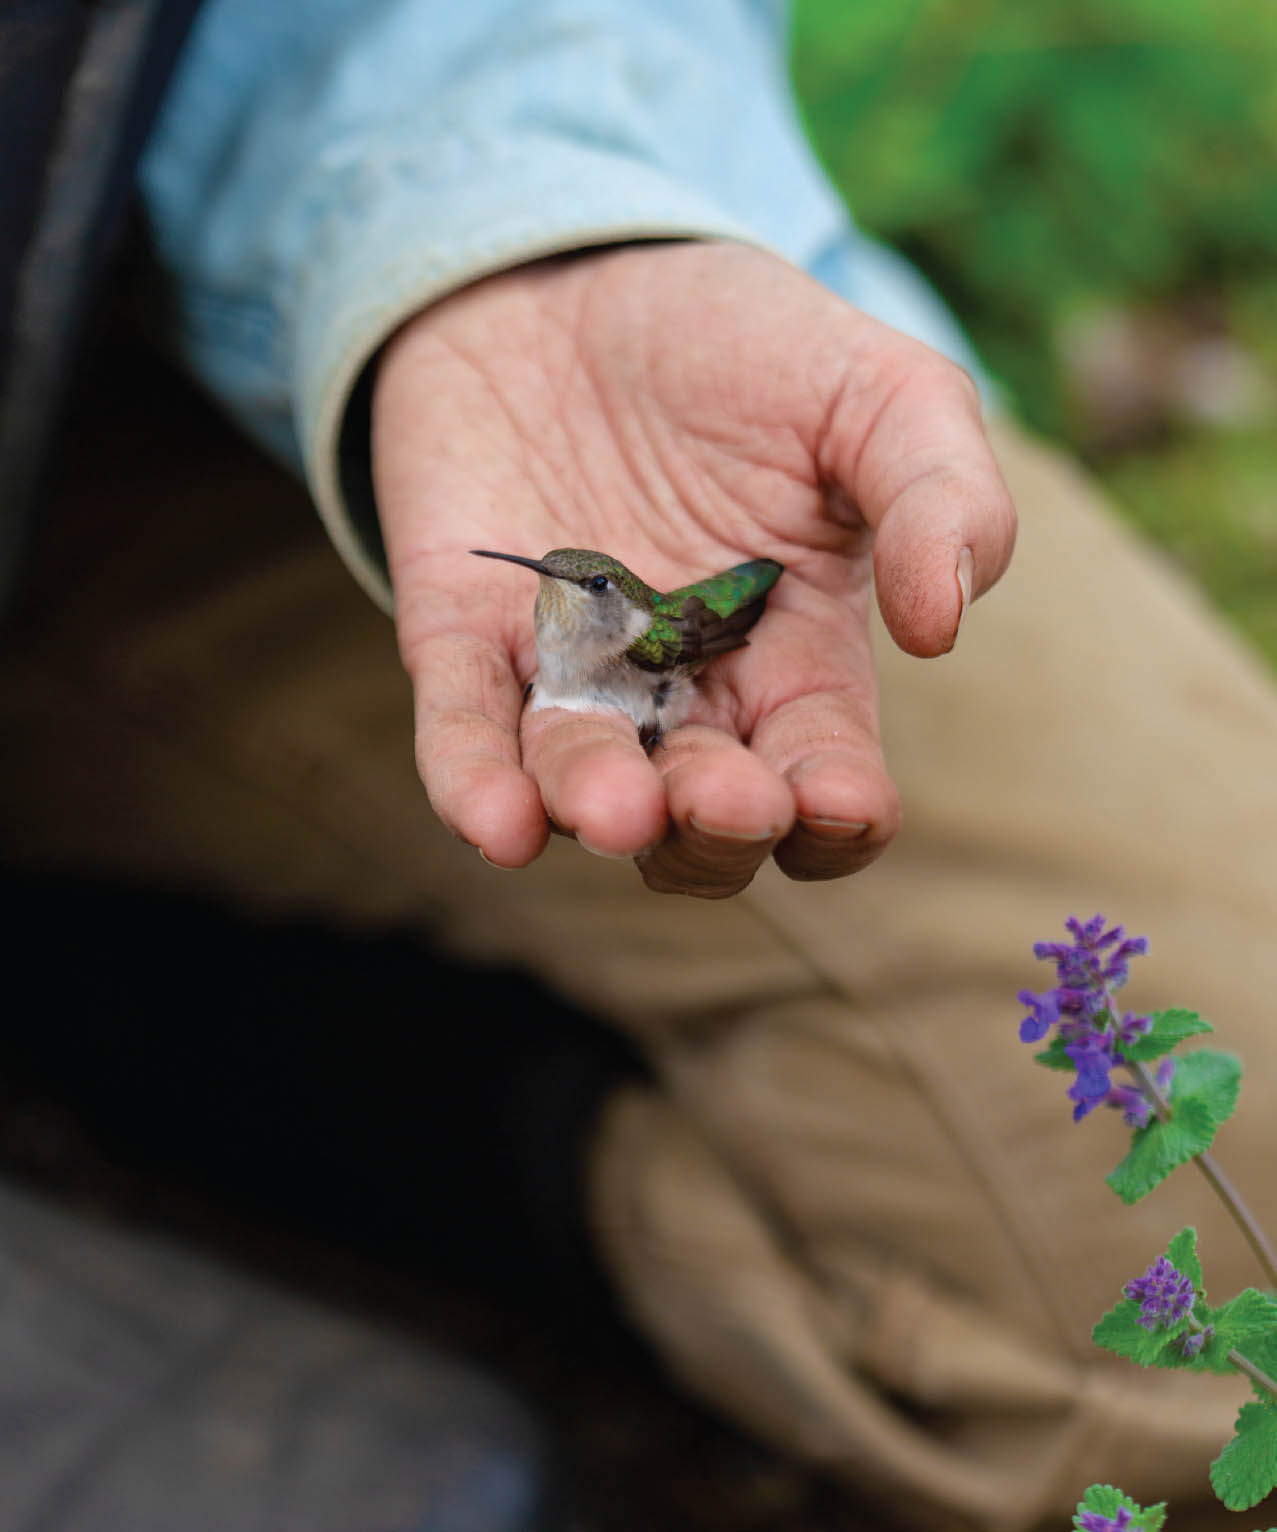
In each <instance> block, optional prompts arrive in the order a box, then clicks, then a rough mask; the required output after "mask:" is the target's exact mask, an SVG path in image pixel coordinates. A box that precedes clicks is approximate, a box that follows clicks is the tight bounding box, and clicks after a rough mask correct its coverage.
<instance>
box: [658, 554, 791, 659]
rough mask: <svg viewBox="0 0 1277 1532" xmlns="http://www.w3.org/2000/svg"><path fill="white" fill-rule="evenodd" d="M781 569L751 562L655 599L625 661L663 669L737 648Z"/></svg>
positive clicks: (764, 562)
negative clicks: (649, 619)
mask: <svg viewBox="0 0 1277 1532" xmlns="http://www.w3.org/2000/svg"><path fill="white" fill-rule="evenodd" d="M781 569H782V566H781V565H780V564H778V563H777V562H776V560H775V559H751V560H750V562H749V563H748V564H737V565H736V566H735V568H734V569H726V570H724V571H723V573H722V574H717V575H712V576H711V577H710V578H709V579H708V580H698V581H697V582H696V584H695V585H685V586H683V588H682V589H681V590H672V591H670V592H669V593H668V594H667V595H658V596H657V597H656V603H655V610H654V612H653V615H652V625H651V627H649V628H648V630H647V632H646V633H644V634H643V635H642V636H641V637H640V638H637V639H635V641H634V643H633V644H631V645H630V648H629V651H628V652H629V657H630V659H632V660H633V661H634V663H635V664H637V665H641V666H642V667H643V668H644V669H645V670H666V669H668V668H669V666H671V665H675V664H681V665H694V664H704V663H705V662H706V661H707V660H712V659H715V658H716V657H717V656H718V655H720V654H727V653H729V652H730V651H731V650H733V649H739V648H741V647H742V646H743V645H744V644H746V643H747V642H748V640H747V639H746V637H745V635H746V634H747V633H748V632H749V630H750V629H751V628H752V627H753V626H754V624H755V623H756V622H757V621H758V619H759V618H760V617H761V616H762V615H763V608H764V607H765V606H766V605H767V592H768V591H769V590H771V588H772V586H773V585H775V583H776V581H777V580H778V579H780V575H781Z"/></svg>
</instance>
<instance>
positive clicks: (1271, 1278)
mask: <svg viewBox="0 0 1277 1532" xmlns="http://www.w3.org/2000/svg"><path fill="white" fill-rule="evenodd" d="M1126 1067H1127V1068H1128V1069H1129V1070H1130V1071H1131V1073H1132V1074H1133V1075H1134V1077H1135V1079H1136V1082H1137V1083H1138V1085H1139V1087H1140V1089H1141V1090H1142V1091H1143V1092H1144V1094H1145V1095H1146V1096H1147V1097H1148V1099H1149V1101H1150V1102H1151V1103H1152V1105H1153V1110H1154V1112H1156V1113H1157V1117H1158V1120H1159V1121H1160V1122H1169V1121H1170V1120H1171V1117H1172V1115H1173V1112H1172V1108H1171V1104H1170V1102H1169V1101H1168V1100H1167V1099H1166V1097H1165V1096H1164V1095H1163V1093H1162V1091H1161V1089H1160V1087H1159V1086H1158V1083H1157V1081H1156V1080H1155V1079H1154V1078H1153V1075H1152V1072H1151V1071H1150V1070H1149V1069H1148V1068H1147V1067H1146V1066H1145V1065H1144V1064H1141V1063H1137V1062H1134V1061H1132V1060H1130V1059H1127V1060H1126ZM1193 1163H1194V1164H1195V1165H1196V1166H1197V1168H1198V1170H1200V1171H1201V1173H1202V1174H1203V1175H1204V1176H1205V1177H1206V1180H1207V1181H1208V1182H1209V1183H1210V1186H1211V1187H1212V1189H1213V1190H1214V1192H1215V1193H1216V1195H1217V1196H1218V1197H1219V1199H1220V1201H1221V1202H1222V1203H1223V1204H1224V1206H1225V1207H1226V1208H1227V1209H1228V1212H1229V1216H1230V1217H1231V1218H1232V1220H1233V1222H1234V1223H1235V1224H1236V1225H1237V1227H1238V1228H1239V1229H1240V1230H1241V1232H1242V1236H1243V1238H1244V1239H1245V1241H1246V1243H1247V1244H1248V1245H1249V1246H1250V1248H1251V1249H1252V1250H1253V1251H1254V1252H1255V1259H1256V1260H1257V1261H1258V1262H1259V1264H1260V1267H1261V1269H1262V1270H1263V1273H1264V1276H1265V1277H1266V1278H1267V1280H1268V1285H1269V1287H1271V1288H1274V1289H1277V1252H1275V1251H1274V1250H1273V1247H1272V1244H1271V1242H1270V1241H1269V1238H1268V1236H1267V1234H1266V1233H1265V1232H1264V1230H1263V1229H1262V1227H1261V1226H1260V1224H1259V1222H1258V1221H1257V1219H1256V1218H1255V1216H1254V1214H1253V1213H1252V1212H1251V1211H1250V1209H1249V1208H1248V1207H1247V1206H1246V1204H1245V1203H1244V1202H1243V1201H1242V1199H1241V1194H1240V1193H1239V1192H1238V1190H1237V1188H1236V1187H1235V1186H1234V1185H1233V1183H1232V1182H1231V1181H1230V1180H1229V1179H1228V1177H1227V1176H1226V1175H1225V1174H1224V1172H1223V1171H1222V1170H1221V1169H1220V1168H1219V1166H1218V1164H1216V1162H1215V1159H1214V1157H1213V1156H1212V1155H1211V1154H1210V1152H1209V1151H1208V1150H1203V1152H1202V1153H1201V1154H1195V1155H1194V1156H1193ZM1230 1360H1231V1358H1230ZM1244 1360H1245V1359H1244V1358H1243V1361H1244ZM1238 1365H1239V1366H1240V1365H1241V1364H1240V1363H1239V1364H1238ZM1242 1371H1243V1372H1247V1371H1251V1366H1250V1363H1247V1364H1246V1366H1245V1367H1243V1368H1242ZM1260 1376H1261V1377H1262V1376H1263V1374H1260ZM1265 1386H1266V1387H1271V1388H1272V1391H1273V1392H1274V1393H1277V1385H1273V1384H1272V1379H1271V1378H1270V1379H1268V1380H1267V1383H1266V1384H1265Z"/></svg>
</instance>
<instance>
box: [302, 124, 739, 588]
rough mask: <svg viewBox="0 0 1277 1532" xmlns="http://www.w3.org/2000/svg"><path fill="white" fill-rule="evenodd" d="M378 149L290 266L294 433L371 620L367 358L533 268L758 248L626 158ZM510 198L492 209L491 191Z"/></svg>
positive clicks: (491, 148)
mask: <svg viewBox="0 0 1277 1532" xmlns="http://www.w3.org/2000/svg"><path fill="white" fill-rule="evenodd" d="M446 160H447V163H445V164H440V163H439V156H438V155H435V156H433V157H427V156H425V155H423V154H422V153H421V152H420V150H419V149H418V148H416V147H415V146H414V147H413V148H412V149H402V150H401V151H399V152H395V150H393V149H383V150H382V152H381V153H379V154H376V155H370V156H365V157H362V158H360V159H358V160H357V161H356V160H355V159H354V158H353V157H352V159H351V162H350V163H349V164H348V165H344V166H332V165H330V166H327V167H325V168H326V171H327V173H328V174H329V175H332V176H336V177H337V178H339V179H340V180H344V181H345V182H346V183H347V184H346V185H344V186H343V187H342V195H341V196H340V197H338V198H335V199H333V201H332V202H330V203H329V208H330V209H332V208H334V206H335V209H336V210H335V211H328V212H326V214H325V216H324V219H323V221H322V223H321V224H320V226H319V227H318V228H317V230H316V231H315V233H316V237H315V240H314V243H313V245H312V247H311V249H310V250H309V251H308V253H307V256H306V258H305V260H304V261H303V263H302V267H301V276H300V291H299V292H298V294H297V295H296V296H297V309H296V332H295V333H296V337H297V346H296V351H295V353H294V368H295V370H294V387H295V399H296V412H297V414H296V425H297V431H298V437H299V440H300V445H301V451H302V457H303V462H304V465H305V472H306V477H307V480H308V481H309V484H310V489H311V493H312V495H313V496H314V499H315V503H316V505H317V507H318V509H319V513H320V516H321V517H322V518H323V521H324V525H325V526H326V527H327V529H328V532H329V535H330V536H331V538H332V540H333V543H334V545H335V547H336V548H337V551H338V553H339V554H340V555H341V557H342V559H343V560H344V562H345V563H346V565H347V567H348V568H349V569H350V571H351V573H352V574H353V575H354V577H355V579H356V580H357V581H358V582H359V584H360V585H361V586H362V587H363V588H364V590H366V591H367V592H368V594H369V595H370V596H371V597H372V598H373V600H374V601H376V602H377V603H378V605H379V606H381V607H382V608H383V609H384V610H386V611H390V610H392V605H393V597H392V593H391V587H390V580H389V576H388V573H387V569H386V559H385V552H384V548H383V546H382V541H381V534H380V530H379V527H378V523H377V514H376V506H375V503H374V499H373V489H372V475H371V454H370V444H369V401H370V398H371V392H372V389H371V383H372V376H373V371H374V368H373V366H372V365H371V364H372V363H373V362H374V361H375V359H376V356H377V353H378V351H379V350H380V348H381V347H382V345H384V343H385V342H386V341H387V340H388V339H389V338H390V336H391V335H392V334H393V333H394V331H395V330H397V329H398V328H399V326H400V325H402V324H403V323H405V321H407V320H408V319H410V318H411V317H412V316H413V315H414V314H416V313H419V312H420V311H421V310H422V309H424V308H426V307H427V306H428V305H429V304H431V303H434V302H437V301H438V300H439V299H440V298H443V297H446V296H447V295H448V294H449V293H452V292H455V291H456V290H457V289H459V288H461V287H464V286H466V285H468V284H469V283H471V282H474V281H477V280H478V279H479V278H481V277H485V276H490V275H492V274H494V273H496V272H499V271H504V270H508V269H509V268H510V267H513V266H517V265H521V264H524V263H525V262H528V261H532V260H536V259H539V258H541V257H545V256H550V255H556V254H563V253H565V252H567V251H572V250H581V249H585V248H588V247H592V246H603V245H611V244H618V243H623V242H627V241H633V240H661V239H687V238H695V239H705V238H713V239H730V240H735V241H741V242H744V243H749V244H755V245H757V244H758V243H759V241H758V240H757V239H756V238H755V237H754V236H753V235H751V234H750V232H749V231H748V230H747V229H745V228H744V227H743V226H742V225H740V224H739V223H737V222H736V221H735V220H734V219H732V218H731V217H729V216H728V215H727V214H725V213H723V212H722V211H721V209H719V208H718V207H716V206H715V205H714V203H713V202H712V201H710V200H707V199H705V198H703V197H702V196H701V195H700V194H699V193H697V192H695V191H694V190H691V189H689V188H688V187H687V186H685V185H682V184H680V183H679V182H677V181H674V180H672V179H670V178H668V177H666V176H665V175H663V174H662V173H661V172H659V171H657V170H653V169H652V168H650V167H649V166H646V165H643V164H640V163H638V162H637V161H635V160H632V159H629V158H626V157H623V156H621V155H617V154H614V153H611V152H608V151H607V150H603V149H597V148H593V147H590V146H584V145H580V144H576V143H568V142H565V141H564V140H562V139H557V138H554V139H550V138H549V137H548V136H547V135H537V134H531V133H530V134H527V135H525V136H522V137H521V138H520V140H519V141H518V143H517V145H512V144H510V143H509V142H508V141H507V142H505V143H503V144H500V145H497V144H491V145H484V144H483V143H482V142H472V143H470V144H468V145H466V144H459V143H456V142H455V141H454V142H453V143H452V144H451V145H449V147H448V151H447V153H446ZM493 185H499V186H501V187H502V188H503V190H504V191H506V192H509V193H511V195H509V196H508V197H507V198H506V199H505V200H504V201H503V202H502V203H501V205H500V206H497V207H494V206H493V204H492V199H491V187H492V186H493Z"/></svg>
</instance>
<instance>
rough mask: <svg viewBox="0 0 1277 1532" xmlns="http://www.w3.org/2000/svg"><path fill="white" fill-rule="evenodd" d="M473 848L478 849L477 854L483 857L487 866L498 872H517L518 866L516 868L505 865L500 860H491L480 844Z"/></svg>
mask: <svg viewBox="0 0 1277 1532" xmlns="http://www.w3.org/2000/svg"><path fill="white" fill-rule="evenodd" d="M475 850H476V851H478V853H479V855H480V856H481V857H482V858H483V860H484V861H485V862H487V864H488V866H489V867H495V868H496V869H497V871H498V872H518V871H519V868H517V867H506V866H504V865H503V864H502V863H501V862H494V861H493V860H492V858H491V857H490V856H489V855H488V853H487V852H486V851H485V850H484V849H483V847H482V846H476V847H475Z"/></svg>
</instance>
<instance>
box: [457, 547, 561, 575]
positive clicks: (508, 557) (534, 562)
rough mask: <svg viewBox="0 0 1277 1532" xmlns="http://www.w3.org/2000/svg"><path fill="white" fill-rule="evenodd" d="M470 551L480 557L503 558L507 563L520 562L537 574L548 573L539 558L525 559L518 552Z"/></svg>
mask: <svg viewBox="0 0 1277 1532" xmlns="http://www.w3.org/2000/svg"><path fill="white" fill-rule="evenodd" d="M470 552H471V553H473V554H474V555H475V557H476V558H481V559H504V560H505V561H506V563H507V564H522V565H523V567H524V568H525V569H533V570H535V571H536V573H537V574H539V575H548V574H549V573H550V571H549V570H548V569H547V568H546V567H545V565H544V564H543V563H542V562H541V560H540V559H525V558H524V557H523V556H522V555H521V554H518V553H489V552H488V550H487V549H486V548H471V550H470Z"/></svg>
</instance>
